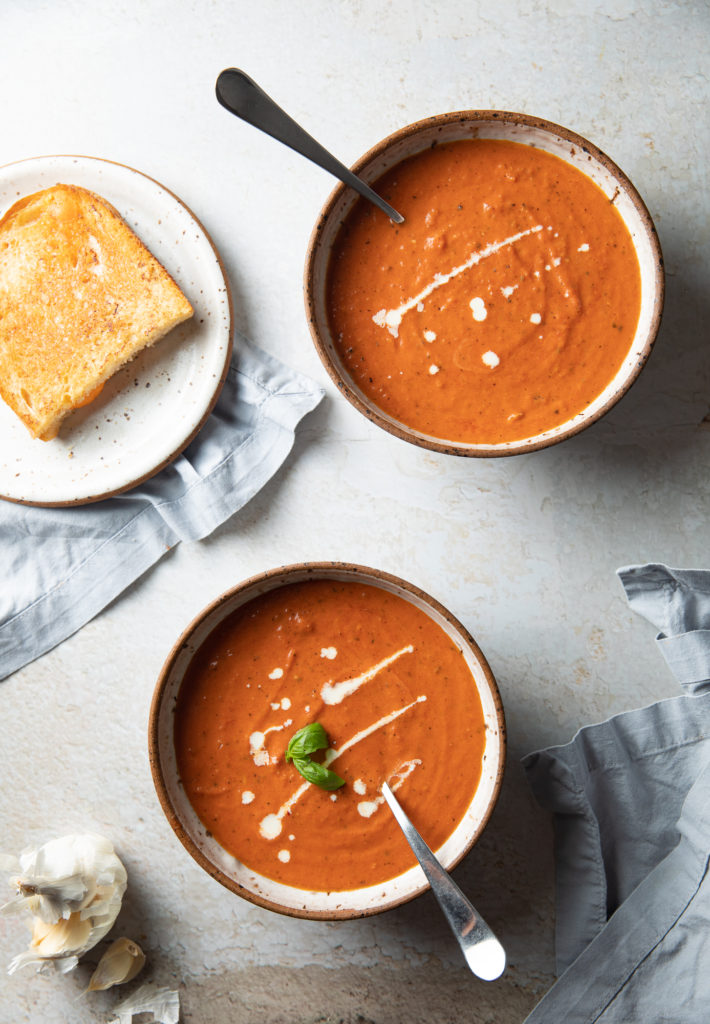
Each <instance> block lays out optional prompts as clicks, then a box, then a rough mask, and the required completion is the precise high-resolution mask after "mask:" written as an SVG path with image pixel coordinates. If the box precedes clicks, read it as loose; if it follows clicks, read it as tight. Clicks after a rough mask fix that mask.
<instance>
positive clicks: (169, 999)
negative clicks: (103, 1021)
mask: <svg viewBox="0 0 710 1024" xmlns="http://www.w3.org/2000/svg"><path fill="white" fill-rule="evenodd" d="M115 1012H116V1013H117V1014H118V1017H113V1018H112V1019H111V1020H110V1021H109V1024H132V1021H133V1017H134V1016H135V1015H136V1014H139V1013H150V1014H152V1016H153V1022H152V1024H178V1021H179V1019H180V997H179V995H178V993H177V991H176V990H175V989H171V988H158V987H157V986H156V985H151V983H150V982H146V983H145V984H143V985H141V986H140V987H139V988H137V989H136V990H135V992H132V993H131V995H130V996H129V997H128V998H127V999H124V1000H123V1002H122V1003H119V1005H118V1006H117V1007H116V1010H115Z"/></svg>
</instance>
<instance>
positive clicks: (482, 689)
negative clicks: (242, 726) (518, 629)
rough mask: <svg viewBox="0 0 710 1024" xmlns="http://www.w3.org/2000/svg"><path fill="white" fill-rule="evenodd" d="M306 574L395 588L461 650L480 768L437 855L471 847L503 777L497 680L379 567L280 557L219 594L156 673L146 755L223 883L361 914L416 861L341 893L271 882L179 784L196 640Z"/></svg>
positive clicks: (437, 612) (188, 836)
mask: <svg viewBox="0 0 710 1024" xmlns="http://www.w3.org/2000/svg"><path fill="white" fill-rule="evenodd" d="M309 579H330V580H338V581H342V580H345V581H348V580H356V581H364V582H366V583H368V584H370V585H372V586H376V587H381V588H382V589H384V590H387V591H389V592H391V593H393V594H397V595H398V596H399V597H402V598H404V600H406V601H409V602H410V603H411V604H413V605H414V606H415V607H416V608H419V609H421V610H422V611H424V612H425V613H426V614H427V615H428V616H430V618H432V619H433V620H434V622H436V623H438V625H439V626H440V627H441V628H442V629H443V630H444V632H445V633H446V634H447V635H448V636H449V637H451V639H452V640H453V642H454V643H455V644H456V646H457V647H458V648H459V649H460V650H461V651H462V653H463V656H464V658H465V660H466V663H467V665H468V667H469V669H470V671H471V674H472V676H473V679H474V681H475V685H476V687H477V689H478V694H479V697H480V700H481V705H482V708H483V716H484V723H485V748H484V756H483V772H482V777H481V781H480V782H479V785H478V788H477V790H476V793H475V795H474V798H473V801H472V802H471V804H470V806H469V807H468V809H467V811H466V813H465V815H464V817H463V819H462V821H461V822H460V823H459V825H458V826H457V827H456V829H455V831H454V832H453V834H452V835H451V836H449V838H448V839H447V840H446V842H445V843H444V844H443V846H442V847H440V849H439V850H438V851H437V854H438V856H439V858H440V860H441V861H442V863H443V864H444V865H445V866H446V867H447V868H449V869H450V868H452V867H454V865H455V864H457V863H458V862H459V861H460V860H461V858H462V857H463V856H464V854H466V853H467V852H468V850H470V848H471V847H472V846H473V844H474V843H475V842H476V840H477V839H478V838H479V836H480V835H481V833H482V831H483V829H484V828H485V825H486V822H487V821H488V818H489V817H490V814H491V812H492V810H493V807H494V805H495V802H496V800H497V798H498V792H499V790H500V786H501V782H502V778H503V765H504V761H505V721H504V716H503V707H502V704H501V699H500V694H499V693H498V688H497V686H496V683H495V680H494V678H493V675H492V673H491V670H490V668H489V667H488V664H487V662H486V660H485V658H484V657H483V655H482V653H481V651H480V650H479V648H478V646H477V645H476V643H475V641H474V640H473V638H472V637H471V636H470V635H469V633H468V632H467V631H466V630H465V629H464V627H463V626H462V625H461V623H460V622H458V621H457V620H456V619H455V618H454V617H453V616H452V615H451V614H450V613H449V612H448V611H447V610H446V609H445V608H444V607H443V606H442V605H440V604H439V602H438V601H435V600H434V599H433V598H432V597H429V595H428V594H425V593H424V592H423V591H421V590H419V589H418V588H417V587H415V586H413V585H412V584H411V583H407V582H405V581H404V580H401V579H398V578H397V577H395V576H390V575H388V574H387V573H383V572H380V571H378V570H376V569H367V568H364V567H363V566H359V565H347V564H343V563H339V562H317V563H304V564H301V565H292V566H286V567H283V568H280V569H274V570H272V571H271V572H266V573H263V574H262V575H260V576H255V577H253V578H252V579H249V580H246V581H245V582H244V583H240V584H239V585H238V586H236V587H234V588H233V589H232V590H229V591H227V593H226V594H223V595H222V596H221V597H219V598H217V600H216V601H214V602H213V603H212V604H211V605H209V606H208V607H207V608H206V609H205V610H204V611H203V612H201V613H200V615H198V616H197V618H196V619H195V620H194V621H193V622H192V623H191V624H190V625H189V626H188V627H187V629H186V630H185V632H184V633H183V634H182V636H181V637H180V639H179V640H178V641H177V643H176V644H175V646H174V648H173V650H172V651H171V653H170V655H169V656H168V659H167V661H166V662H165V665H164V666H163V669H162V671H161V673H160V677H159V679H158V682H157V685H156V689H155V694H154V696H153V703H152V706H151V711H150V726H149V747H150V763H151V769H152V772H153V781H154V783H155V787H156V790H157V793H158V798H159V800H160V803H161V804H162V807H163V810H164V811H165V814H166V816H167V818H168V821H169V822H170V824H171V825H172V827H173V829H174V830H175V833H176V835H177V836H178V838H179V839H180V841H181V842H182V844H183V845H184V846H185V848H186V849H187V850H188V852H189V853H190V854H191V855H192V856H193V857H194V858H195V860H196V861H197V863H198V864H199V865H200V866H201V867H202V868H204V869H205V871H207V872H208V874H210V875H211V876H212V877H213V878H216V879H217V881H219V882H221V883H222V885H225V886H226V887H227V888H228V889H231V891H232V892H234V893H237V894H238V895H239V896H243V897H244V898H245V899H247V900H249V901H250V902H251V903H256V904H258V905H259V906H262V907H267V908H268V909H270V910H275V911H278V912H279V913H282V914H288V915H291V916H293V917H306V918H314V919H342V918H351V917H364V916H366V915H368V914H376V913H378V912H380V911H382V910H389V909H391V908H392V907H396V906H398V905H399V904H401V903H405V902H407V901H408V900H410V899H412V898H413V897H414V896H417V895H418V894H419V893H421V892H423V891H424V890H425V889H427V888H428V883H427V882H426V879H425V877H424V874H423V872H422V870H421V868H419V867H416V868H412V869H410V870H409V871H406V872H405V873H404V874H402V875H399V876H398V877H397V878H393V879H390V880H389V881H387V882H384V883H380V884H378V885H373V886H370V887H368V888H364V889H354V890H346V891H339V892H314V891H310V890H305V889H297V888H293V887H291V886H287V885H283V884H281V883H278V882H274V881H271V880H270V879H268V878H265V877H264V876H263V875H260V874H258V873H256V872H254V871H252V870H250V869H249V868H247V867H245V866H244V865H243V864H241V863H240V862H239V861H238V860H236V859H235V858H234V857H233V856H232V855H231V854H229V853H227V851H226V850H225V849H224V848H223V847H221V846H220V845H219V844H218V843H217V841H216V840H215V839H214V837H213V836H212V835H211V834H210V833H209V831H208V830H207V829H206V828H205V826H204V825H203V824H202V822H201V821H200V820H199V819H198V818H197V815H196V814H195V812H194V811H193V809H192V806H191V805H190V803H189V801H188V799H187V797H186V795H185V793H184V790H183V787H182V785H181V782H180V777H179V773H178V767H177V760H176V755H175V746H174V739H173V730H174V712H175V707H176V702H177V698H178V694H179V692H180V687H181V685H182V682H183V679H184V676H185V673H186V670H187V668H188V665H189V664H190V662H191V661H192V659H193V657H196V656H197V657H199V649H200V646H201V645H202V644H203V643H204V641H205V640H206V638H207V637H208V636H209V634H210V633H211V632H212V630H213V629H215V627H216V626H218V625H219V624H220V623H221V622H222V621H223V620H224V619H225V618H226V617H227V616H229V615H231V613H232V612H234V611H235V610H236V609H237V608H239V607H241V606H242V605H243V604H246V603H247V602H248V601H251V600H252V599H253V598H255V597H258V596H259V595H261V594H264V593H267V592H268V591H271V590H274V589H276V588H278V587H281V586H284V585H287V584H292V583H299V582H302V581H304V580H309Z"/></svg>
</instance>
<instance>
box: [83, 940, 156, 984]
mask: <svg viewBox="0 0 710 1024" xmlns="http://www.w3.org/2000/svg"><path fill="white" fill-rule="evenodd" d="M144 964H145V953H144V952H143V950H142V949H141V948H140V946H139V945H138V943H137V942H133V941H132V940H131V939H125V938H122V939H114V941H113V942H112V943H111V945H110V946H109V947H108V949H107V950H106V952H105V953H104V955H103V956H102V957H101V959H100V960H99V962H98V964H97V965H96V970H95V971H94V973H93V974H92V975H91V980H90V981H89V988H88V991H89V992H104V991H105V990H106V989H107V988H111V987H112V986H113V985H123V984H124V983H125V982H127V981H132V980H133V979H134V978H135V976H136V975H137V974H138V973H139V972H140V971H141V970H142V969H143V965H144Z"/></svg>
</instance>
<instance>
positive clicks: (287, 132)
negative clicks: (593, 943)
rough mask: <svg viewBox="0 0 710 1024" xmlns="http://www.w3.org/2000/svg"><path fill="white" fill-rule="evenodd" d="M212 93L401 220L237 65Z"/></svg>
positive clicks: (224, 73) (225, 73) (232, 110)
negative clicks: (215, 93) (214, 92)
mask: <svg viewBox="0 0 710 1024" xmlns="http://www.w3.org/2000/svg"><path fill="white" fill-rule="evenodd" d="M216 92H217V99H218V100H219V102H220V103H221V104H222V106H223V107H226V108H227V110H229V111H230V113H232V114H236V115H237V117H240V118H241V119H242V121H246V122H247V123H248V124H252V125H254V127H255V128H259V129H261V131H262V132H266V134H267V135H270V136H271V137H272V138H274V139H277V140H278V142H283V144H284V145H285V146H289V147H290V148H291V149H295V150H296V152H297V153H300V154H301V155H302V156H305V157H307V158H308V159H309V160H312V161H313V163H314V164H318V166H319V167H322V168H323V170H325V171H328V172H329V173H330V174H334V175H335V177H336V178H340V180H341V181H342V182H344V183H345V184H346V185H349V186H350V187H351V188H354V189H355V191H356V192H358V193H359V194H360V195H361V196H363V197H364V198H365V199H369V200H370V202H371V203H374V204H375V206H378V207H379V208H380V210H382V211H383V212H384V213H386V214H387V216H388V217H389V218H390V220H393V221H395V223H396V224H402V223H404V217H403V216H402V214H401V213H397V211H396V210H394V209H392V207H391V206H390V205H389V203H386V202H385V201H384V199H382V198H381V196H378V195H377V193H376V192H373V190H372V189H371V188H370V186H369V185H366V184H365V182H364V181H363V180H362V179H361V178H358V177H357V175H355V174H353V173H352V171H349V170H348V168H347V167H346V166H345V164H341V163H340V161H339V160H336V159H335V157H334V156H332V155H331V154H330V153H329V152H328V150H327V149H323V147H322V146H321V145H320V143H319V142H316V140H315V139H314V138H312V137H311V136H310V135H309V134H308V132H306V131H304V130H303V128H301V126H300V125H298V124H296V122H295V121H294V120H293V119H292V118H290V117H289V116H288V114H287V113H286V112H285V111H284V110H282V109H281V107H278V106H277V105H276V104H275V103H274V101H273V100H272V99H271V97H270V96H267V95H266V93H265V92H264V90H263V89H261V88H259V86H258V85H257V84H256V82H255V81H254V80H253V79H252V78H250V77H249V75H245V74H244V72H243V71H240V70H239V68H227V69H226V70H225V71H222V73H221V74H220V75H219V77H218V79H217V86H216Z"/></svg>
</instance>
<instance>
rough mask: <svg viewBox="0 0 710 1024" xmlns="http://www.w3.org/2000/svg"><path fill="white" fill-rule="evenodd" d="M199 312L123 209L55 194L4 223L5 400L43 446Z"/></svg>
mask: <svg viewBox="0 0 710 1024" xmlns="http://www.w3.org/2000/svg"><path fill="white" fill-rule="evenodd" d="M192 313H193V309H192V306H191V305H190V303H189V302H188V300H187V299H186V298H185V296H184V295H183V293H182V292H181V291H180V289H179V288H178V286H177V284H176V283H175V282H174V281H173V279H172V278H171V277H170V275H169V274H168V272H167V271H166V270H165V269H164V268H163V267H162V266H161V265H160V263H159V262H158V261H157V260H156V259H155V257H154V256H152V255H151V253H150V252H149V251H148V249H146V247H145V246H144V245H143V243H142V242H141V241H140V239H139V238H138V237H137V236H136V235H135V234H134V232H133V231H132V230H131V229H130V228H129V227H128V225H127V224H126V223H125V222H124V221H123V220H122V218H121V217H120V215H119V214H118V212H117V211H116V210H115V209H114V207H113V206H111V204H110V203H108V202H107V201H106V200H105V199H103V198H101V196H98V195H96V194H95V193H93V192H90V191H88V190H87V189H84V188H80V187H78V186H76V185H59V184H58V185H55V186H53V187H52V188H49V189H46V190H44V191H42V192H37V193H35V194H34V195H31V196H26V197H24V198H23V199H20V200H19V201H18V202H16V203H15V204H14V206H12V207H11V209H10V210H8V212H7V213H6V214H5V216H4V217H3V218H2V219H1V220H0V396H2V398H3V399H4V400H5V402H7V404H8V405H9V406H10V407H11V408H12V409H13V410H14V412H15V413H16V414H17V415H18V416H19V417H20V419H21V420H22V421H23V422H24V423H25V425H26V426H27V427H28V429H29V430H30V432H31V433H32V434H33V436H35V437H39V438H41V439H42V440H50V439H51V438H53V437H56V435H57V433H58V431H59V427H60V425H61V422H62V420H63V419H64V417H65V416H66V415H67V414H68V413H69V412H71V410H72V409H75V408H78V407H79V406H80V405H82V404H85V403H86V402H87V401H90V400H91V399H92V398H93V397H95V394H97V393H98V391H100V389H101V386H102V385H103V383H104V382H105V381H106V380H108V378H109V377H111V376H112V375H113V374H114V373H115V372H116V371H117V370H118V369H120V367H121V366H123V365H124V364H125V363H127V362H128V361H129V360H130V359H132V358H133V357H134V356H135V355H136V354H137V353H138V352H140V351H141V350H142V349H144V348H146V347H147V346H149V345H152V344H153V343H154V342H156V341H157V340H158V339H159V338H161V337H163V336H164V335H165V334H167V332H168V331H170V330H171V329H172V328H173V327H174V326H176V325H177V324H179V323H181V322H182V321H183V320H186V319H188V317H190V316H192ZM92 392H93V393H94V394H93V395H92Z"/></svg>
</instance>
